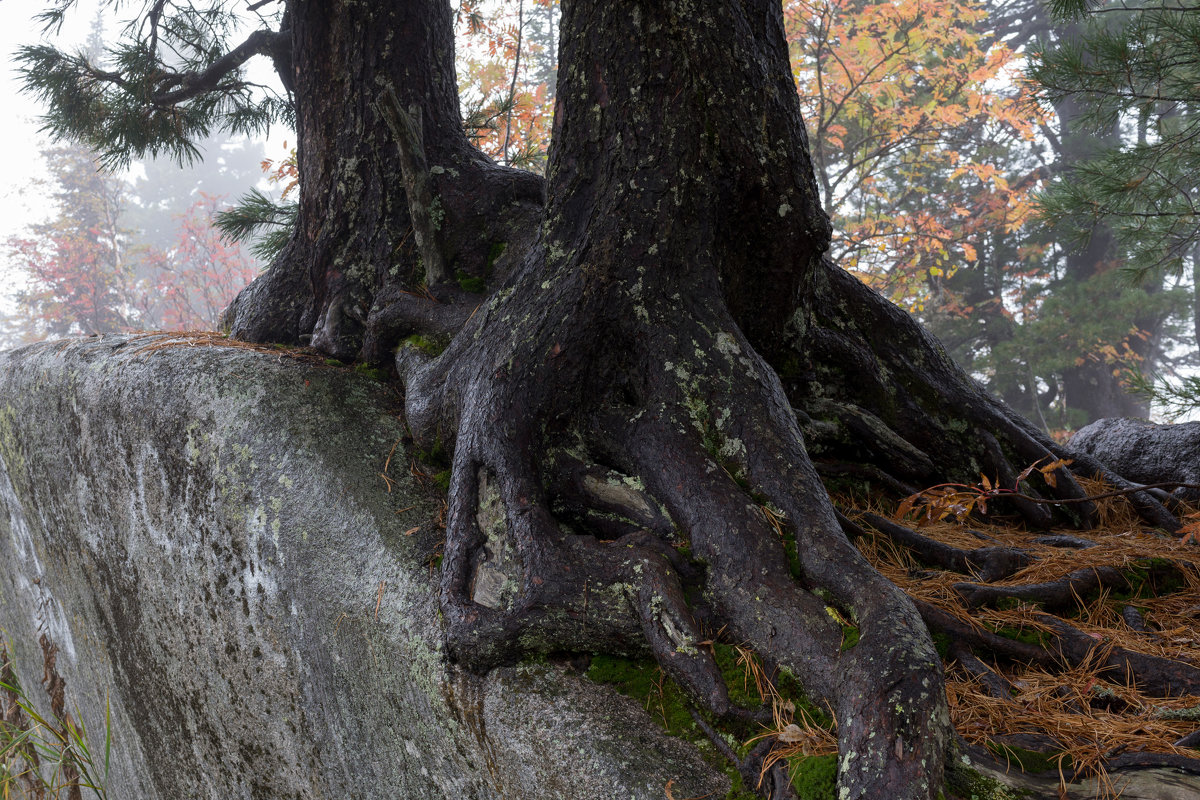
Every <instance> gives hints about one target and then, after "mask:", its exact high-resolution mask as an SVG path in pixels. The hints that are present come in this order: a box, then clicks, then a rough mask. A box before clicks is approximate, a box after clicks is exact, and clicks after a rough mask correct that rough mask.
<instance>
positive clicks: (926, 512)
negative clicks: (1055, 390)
mask: <svg viewBox="0 0 1200 800" xmlns="http://www.w3.org/2000/svg"><path fill="white" fill-rule="evenodd" d="M1070 463H1071V460H1070V459H1064V458H1059V459H1054V458H1052V457H1050V456H1047V457H1046V458H1044V459H1042V460H1041V461H1035V462H1034V463H1033V464H1030V465H1029V466H1028V467H1026V468H1025V469H1024V470H1022V471H1021V474H1020V475H1018V476H1017V480H1016V482H1015V483H1014V484H1013V486H1012V488H1011V489H1010V488H1005V487H1002V486H999V485H997V484H993V483H992V481H991V480H989V479H988V477H987V476H986V475H983V474H980V476H979V483H977V484H965V483H943V484H939V485H937V486H931V487H930V488H928V489H924V490H922V491H920V492H917V493H916V494H914V495H911V496H910V497H906V498H904V500H903V501H901V503H900V506H899V507H898V508H897V509H896V519H897V520H903V519H905V518H911V519H912V520H913V521H914V522H916V524H917V527H918V528H922V527H925V526H926V525H931V524H933V523H934V522H941V521H944V520H947V519H949V518H951V517H953V518H954V519H955V521H957V522H963V521H964V520H966V519H967V517H969V516H970V515H971V513H972V512H973V511H975V510H977V509H978V511H979V512H980V513H981V514H986V513H987V504H988V501H989V500H993V499H995V498H1003V497H1006V496H1008V497H1025V495H1023V494H1022V493H1021V483H1022V482H1023V481H1025V480H1027V479H1028V478H1030V477H1031V476H1032V475H1033V473H1034V472H1037V473H1038V474H1039V475H1041V476H1042V479H1043V480H1044V481H1045V482H1046V484H1047V485H1049V486H1050V487H1051V488H1054V487H1056V486H1058V476H1057V472H1058V470H1060V469H1062V468H1064V467H1066V466H1068V465H1069V464H1070ZM1197 526H1198V532H1200V522H1198V523H1197Z"/></svg>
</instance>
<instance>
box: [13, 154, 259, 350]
mask: <svg viewBox="0 0 1200 800" xmlns="http://www.w3.org/2000/svg"><path fill="white" fill-rule="evenodd" d="M46 158H47V163H48V166H49V167H50V173H51V181H50V184H51V186H50V188H51V189H52V195H53V197H54V199H55V201H56V204H57V207H58V211H57V216H56V217H55V218H54V219H52V220H51V221H49V222H46V223H42V224H39V225H35V226H32V227H31V228H30V230H29V232H28V235H26V236H21V237H13V238H10V239H9V240H8V242H7V245H8V248H7V249H8V253H7V255H8V263H9V264H10V266H12V267H14V268H15V269H16V270H17V272H18V274H20V275H21V277H22V278H23V279H24V284H25V286H24V288H23V289H22V290H21V291H20V292H19V293H18V295H17V296H16V298H15V299H16V301H17V313H16V314H15V315H14V316H13V317H10V319H9V320H8V327H9V328H10V329H14V330H15V335H14V336H13V338H14V339H16V340H17V341H34V340H37V339H41V338H46V337H58V336H71V335H93V334H103V333H119V332H127V331H135V330H203V329H207V330H212V329H214V328H215V327H216V325H217V319H218V316H219V315H220V312H221V310H222V309H223V308H224V307H225V306H226V305H228V304H229V302H230V300H232V299H233V297H234V295H236V294H237V292H238V291H239V290H241V289H242V287H244V286H245V285H246V284H247V283H249V282H250V280H251V279H252V278H253V277H254V276H255V274H256V273H257V268H256V266H255V265H254V263H253V262H252V261H251V260H250V259H249V258H247V257H246V256H245V254H244V253H243V252H242V251H241V249H240V248H239V247H238V246H236V245H232V244H229V243H227V242H224V241H222V240H221V238H220V235H219V233H218V232H217V231H216V229H215V228H213V227H212V224H211V220H212V217H213V215H214V214H215V213H216V211H217V210H218V208H219V206H220V205H221V200H220V198H216V197H212V196H209V195H206V194H203V193H200V194H199V195H198V197H197V199H196V200H195V201H194V202H193V203H192V205H191V206H190V207H189V208H188V209H187V211H186V212H185V213H183V214H182V215H181V216H179V217H178V218H177V219H176V220H175V225H174V228H175V237H174V241H173V242H172V244H171V246H170V247H166V248H164V247H155V246H151V245H148V244H145V243H143V242H141V241H140V240H139V235H138V232H137V231H135V230H131V229H129V228H127V227H125V225H124V224H123V218H124V216H125V212H126V210H127V208H126V206H127V204H128V203H129V202H131V199H130V192H129V188H128V185H127V184H126V183H125V182H124V181H123V180H121V179H120V178H117V177H114V176H112V175H110V174H106V173H104V172H102V171H100V170H99V169H98V168H97V166H96V162H95V158H94V156H93V154H92V153H91V152H90V151H88V150H87V149H86V148H84V147H82V146H79V145H66V146H60V147H56V148H53V149H50V150H48V151H47V152H46Z"/></svg>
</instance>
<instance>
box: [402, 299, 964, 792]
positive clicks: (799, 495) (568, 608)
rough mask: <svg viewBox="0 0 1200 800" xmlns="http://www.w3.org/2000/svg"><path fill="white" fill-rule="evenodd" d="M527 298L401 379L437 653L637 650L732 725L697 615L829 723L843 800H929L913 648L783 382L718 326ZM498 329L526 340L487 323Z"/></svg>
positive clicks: (935, 717)
mask: <svg viewBox="0 0 1200 800" xmlns="http://www.w3.org/2000/svg"><path fill="white" fill-rule="evenodd" d="M560 280H561V281H562V282H563V284H569V282H570V281H571V279H570V278H562V279H560ZM529 286H530V283H528V282H521V283H518V285H517V288H516V291H514V292H512V293H509V294H505V293H502V294H501V295H500V296H498V297H497V298H496V299H494V300H493V301H492V302H489V303H488V304H487V305H486V306H485V307H483V308H481V309H480V310H479V312H478V313H477V314H476V315H475V317H474V318H473V319H472V320H471V321H470V322H469V323H468V324H467V327H466V328H465V329H464V330H463V332H462V334H461V335H459V336H458V337H456V339H455V340H454V341H453V342H452V343H451V345H450V350H448V351H447V356H446V357H444V358H439V359H435V360H432V361H426V360H424V359H418V358H409V357H406V358H402V359H401V360H400V361H399V364H400V366H401V369H402V371H403V372H404V373H405V374H406V378H407V383H408V389H409V390H408V411H409V421H410V424H411V425H412V426H413V429H414V434H415V435H416V436H417V437H418V438H419V439H420V438H422V437H423V438H424V440H425V441H427V442H428V441H432V440H433V439H434V438H436V437H438V436H441V437H442V438H443V439H445V440H447V441H451V440H452V441H453V442H454V457H453V467H452V482H451V491H450V508H449V515H448V523H447V538H446V550H445V559H444V561H443V570H444V571H443V576H442V607H443V610H444V613H445V615H446V618H447V621H448V628H449V631H448V635H449V643H450V648H451V652H452V653H453V654H454V656H455V658H457V659H458V660H460V661H462V662H464V663H467V664H469V665H470V666H472V667H475V668H478V669H486V668H488V667H490V666H492V665H495V664H498V663H502V662H504V661H510V660H513V659H516V658H519V657H521V656H522V655H524V654H527V653H530V652H548V651H607V652H616V653H636V652H644V651H645V650H646V649H649V651H650V652H651V653H653V655H654V657H655V658H656V659H657V660H658V662H659V663H660V664H661V665H662V667H663V668H664V670H665V671H666V672H667V673H668V674H669V675H670V676H671V677H673V678H674V679H675V680H676V681H677V682H678V683H679V684H680V685H681V686H682V687H683V688H684V689H685V691H687V692H688V694H689V695H690V696H691V697H692V699H693V700H694V701H695V702H696V703H698V704H699V705H701V706H702V707H704V708H706V709H708V710H709V711H711V712H712V713H714V714H716V715H718V716H731V715H732V716H739V715H740V716H743V717H744V716H746V712H745V711H740V710H739V709H738V708H737V707H735V706H732V705H731V704H730V701H729V698H728V694H727V692H726V689H725V686H724V684H723V682H722V680H721V677H720V674H719V672H718V670H717V668H716V665H715V662H714V660H713V657H712V654H711V652H710V650H709V647H708V642H707V641H706V639H705V637H704V636H703V635H702V633H701V623H700V621H699V620H698V619H697V614H701V615H703V616H704V617H705V618H706V619H705V621H706V622H707V624H708V626H709V627H710V628H712V629H716V628H720V627H726V630H727V631H728V634H727V635H728V636H729V637H731V639H732V640H733V641H737V642H746V643H748V644H749V645H750V646H752V647H753V648H754V649H755V650H756V651H757V652H758V653H760V654H761V655H762V656H763V657H764V659H766V660H768V661H770V662H772V663H777V664H779V665H781V666H783V667H784V668H786V669H787V670H789V671H790V672H791V673H793V674H794V675H795V676H796V677H797V679H798V680H799V681H800V683H801V685H802V686H803V688H804V690H805V691H806V693H807V694H808V695H809V697H810V698H811V699H812V700H813V701H814V702H817V703H818V704H821V705H826V706H827V707H829V708H831V709H832V710H833V712H834V714H835V716H836V717H837V720H838V723H839V724H838V736H839V751H840V752H841V759H840V762H839V785H840V786H841V787H842V790H843V792H844V793H848V794H849V796H851V797H882V796H887V797H895V798H914V799H915V798H922V799H924V798H930V797H933V796H936V794H937V791H938V789H939V787H940V784H941V780H942V766H943V759H944V753H945V749H946V746H947V743H948V740H949V736H950V723H949V716H948V713H947V709H946V699H945V692H944V688H943V686H942V683H941V668H940V662H939V660H938V657H937V655H936V653H935V652H934V649H933V646H932V643H931V641H930V639H929V636H928V633H927V631H926V629H925V627H924V625H923V624H922V622H921V620H920V617H919V615H918V614H917V611H916V609H915V608H914V606H913V605H912V603H911V602H910V601H909V600H908V598H907V597H906V596H905V595H904V594H903V592H901V591H899V590H898V589H897V588H896V587H895V586H894V585H893V584H892V583H891V582H889V581H887V580H886V579H884V578H883V577H882V576H880V575H879V574H878V573H877V572H875V570H874V569H872V568H871V566H870V565H869V564H868V563H867V562H866V560H865V559H864V558H863V557H862V556H861V554H859V552H858V551H857V549H856V548H855V547H854V546H853V545H852V544H851V543H850V542H849V541H848V540H847V539H846V537H845V536H844V535H843V534H842V531H841V528H840V526H839V524H838V521H837V519H836V517H835V515H834V511H833V509H832V506H831V505H830V503H829V501H828V497H827V495H826V494H825V491H824V488H823V487H822V485H821V483H820V481H819V479H818V478H817V475H816V473H815V472H814V471H813V469H812V468H811V466H810V464H809V462H808V459H807V457H806V456H805V451H804V444H803V439H802V436H801V434H800V431H799V429H798V427H797V425H796V422H795V417H794V416H793V414H792V412H791V409H790V406H789V404H788V402H787V400H786V399H785V397H784V395H783V393H782V388H781V387H780V385H779V383H778V381H777V379H776V378H775V377H774V374H773V373H772V372H771V370H770V368H769V367H768V366H767V365H766V364H765V363H764V362H763V361H762V360H761V359H760V358H759V357H758V355H757V354H756V353H755V352H754V351H753V350H752V349H751V348H750V346H749V345H748V343H747V342H746V341H745V340H744V338H743V337H742V335H741V333H740V332H739V331H738V329H737V328H736V326H735V325H734V324H733V323H732V321H731V320H730V319H729V318H728V316H727V315H725V314H724V313H723V309H722V308H721V307H720V306H719V304H714V306H713V307H707V306H701V307H698V308H690V309H686V310H685V311H686V313H688V314H690V315H691V318H690V319H688V318H686V317H685V318H684V319H683V320H681V319H680V312H681V309H679V308H678V307H677V306H675V305H672V304H664V305H663V306H661V307H654V306H653V305H650V304H649V303H648V305H649V307H648V308H647V309H646V310H645V316H644V317H643V319H642V322H643V323H647V322H648V324H642V325H637V326H628V325H626V326H624V327H623V326H621V325H619V324H618V325H616V326H611V325H608V322H609V320H608V319H607V318H605V317H607V315H608V314H610V313H611V312H606V313H605V314H603V315H599V316H601V318H603V321H604V323H605V325H606V327H604V328H601V327H599V324H600V321H599V320H598V319H597V316H596V315H594V312H595V311H596V310H597V309H592V308H589V305H588V302H587V299H588V298H587V297H586V295H582V294H575V293H573V292H572V287H570V286H568V285H563V286H560V287H555V288H554V289H553V290H551V291H552V292H554V293H555V296H554V297H551V298H545V296H544V295H543V297H542V298H539V300H540V301H541V302H537V303H534V302H530V301H529V299H528V298H525V304H522V302H521V300H520V299H516V297H517V296H518V295H520V294H521V293H522V292H523V291H524V290H527V289H528V287H529ZM661 296H663V297H666V296H669V293H667V292H662V293H661ZM568 306H569V307H570V309H571V313H570V314H569V315H567V314H564V313H562V308H564V307H568ZM597 308H598V309H603V308H604V307H603V305H602V304H601V305H599V306H598V307H597ZM518 313H519V314H521V315H522V316H523V317H524V319H523V320H522V324H521V325H520V326H519V329H520V330H521V331H523V332H525V334H526V335H528V336H529V338H527V339H518V338H517V337H516V335H515V334H512V333H511V330H512V326H511V325H508V324H494V323H495V322H502V321H503V320H505V319H506V318H508V319H511V317H512V316H513V315H514V314H518ZM531 317H532V319H531ZM656 320H661V323H662V324H659V325H656V324H655V321H656ZM600 330H605V331H606V332H607V334H608V337H607V338H606V337H604V336H602V335H601V334H599V333H598V331H600ZM531 331H532V332H534V333H532V335H530V334H529V332H531ZM700 337H707V338H708V339H709V340H710V341H708V342H700ZM683 342H686V346H684V345H683ZM764 508H766V509H767V511H764ZM768 511H769V512H770V513H768ZM772 517H773V518H774V519H775V521H776V522H777V523H778V522H779V521H780V520H783V523H782V527H781V529H780V530H777V529H776V527H774V526H773V525H772V523H771V519H772ZM684 544H686V545H687V547H688V549H689V550H690V553H689V555H690V557H689V558H684V557H683V556H682V555H681V554H680V552H679V551H677V550H676V549H675V547H674V546H673V545H684ZM789 546H790V547H794V548H795V554H796V558H795V559H794V560H793V561H792V563H791V564H789V558H788V553H787V548H788V547H789ZM688 587H692V590H693V591H698V592H699V594H700V596H701V597H700V602H697V603H693V605H692V606H691V607H690V606H689V604H688V599H687V591H688V590H689V589H688ZM839 621H841V622H846V623H847V624H850V625H853V626H854V627H855V628H856V629H857V634H858V639H857V642H856V643H854V644H853V646H849V647H846V648H845V649H843V646H842V645H843V637H844V632H843V630H842V624H841V622H839Z"/></svg>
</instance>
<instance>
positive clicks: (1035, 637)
mask: <svg viewBox="0 0 1200 800" xmlns="http://www.w3.org/2000/svg"><path fill="white" fill-rule="evenodd" d="M983 624H984V625H985V626H986V627H987V628H988V629H990V630H991V631H992V633H994V634H996V635H997V636H1003V637H1004V638H1005V639H1012V640H1013V641H1014V642H1024V643H1025V644H1033V645H1038V646H1039V647H1047V646H1049V644H1050V637H1049V636H1048V635H1047V634H1045V633H1043V632H1042V631H1038V630H1025V629H1024V628H1012V627H1009V626H1007V625H996V624H994V623H989V622H985V623H983Z"/></svg>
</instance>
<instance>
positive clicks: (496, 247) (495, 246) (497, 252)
mask: <svg viewBox="0 0 1200 800" xmlns="http://www.w3.org/2000/svg"><path fill="white" fill-rule="evenodd" d="M506 247H508V242H492V246H491V247H490V248H488V256H487V271H486V273H485V274H488V275H490V274H491V272H492V265H494V264H495V263H496V259H497V258H499V257H500V256H501V255H502V254H503V253H504V248H506Z"/></svg>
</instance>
